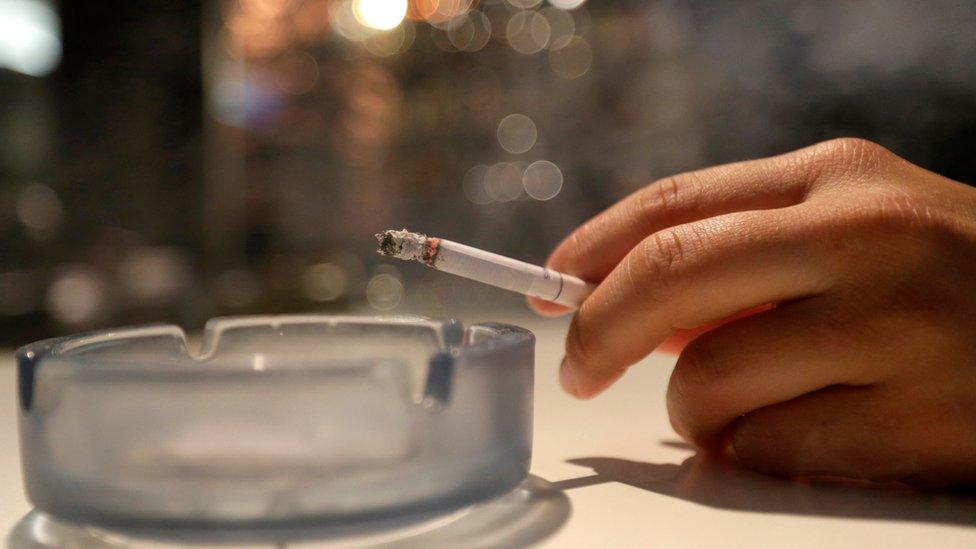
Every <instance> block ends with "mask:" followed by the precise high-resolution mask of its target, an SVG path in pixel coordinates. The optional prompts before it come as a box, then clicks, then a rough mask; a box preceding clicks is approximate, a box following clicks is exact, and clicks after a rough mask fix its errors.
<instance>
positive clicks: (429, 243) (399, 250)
mask: <svg viewBox="0 0 976 549" xmlns="http://www.w3.org/2000/svg"><path fill="white" fill-rule="evenodd" d="M376 240H377V241H379V243H380V247H379V249H378V250H376V251H377V252H379V253H380V254H383V255H386V256H390V257H395V258H397V259H403V260H406V261H419V262H420V263H424V264H425V265H427V266H428V267H433V266H434V262H435V261H436V260H437V247H438V244H439V243H440V241H439V240H438V239H436V238H430V237H428V236H427V235H425V234H421V233H412V232H410V231H408V230H406V229H402V230H399V231H394V230H386V231H383V232H381V233H379V234H377V235H376Z"/></svg>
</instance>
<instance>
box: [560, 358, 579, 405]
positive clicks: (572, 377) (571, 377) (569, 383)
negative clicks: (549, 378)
mask: <svg viewBox="0 0 976 549" xmlns="http://www.w3.org/2000/svg"><path fill="white" fill-rule="evenodd" d="M559 384H560V385H562V386H563V390H564V391H566V392H567V393H569V394H571V395H573V396H576V392H577V391H578V390H579V382H578V381H577V379H576V372H575V371H573V366H572V365H571V364H570V363H569V361H568V360H567V359H566V357H563V361H562V363H561V364H560V365H559Z"/></svg>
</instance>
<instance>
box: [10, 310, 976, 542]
mask: <svg viewBox="0 0 976 549" xmlns="http://www.w3.org/2000/svg"><path fill="white" fill-rule="evenodd" d="M485 319H487V320H498V321H505V322H512V323H516V324H520V325H522V326H525V327H527V328H529V329H531V330H533V331H534V332H535V333H536V335H537V338H538V339H537V351H536V361H537V379H536V394H535V399H536V400H535V438H534V448H533V459H532V473H533V474H535V475H536V476H539V477H542V478H543V479H545V480H548V481H550V482H552V483H554V484H555V485H556V486H557V487H559V488H561V489H563V490H564V491H565V494H566V496H568V498H569V501H570V503H571V507H572V508H571V513H570V516H569V519H568V520H567V521H566V522H565V524H563V525H562V527H561V528H560V529H559V530H558V531H556V533H555V534H553V535H552V536H550V537H549V538H547V539H546V540H545V541H544V542H543V543H542V544H541V545H542V546H544V547H598V546H612V547H648V546H655V547H736V546H740V547H756V546H763V547H771V546H782V545H783V544H784V543H786V542H788V543H789V546H790V547H823V546H824V545H829V546H832V547H847V546H850V547H864V546H883V547H918V546H922V545H925V546H932V547H976V496H972V495H965V494H953V493H946V492H923V493H917V492H912V491H908V490H903V489H893V488H867V487H862V486H849V485H836V484H805V483H804V484H801V483H795V482H789V481H786V480H781V479H776V478H770V477H765V476H762V475H758V474H754V473H750V472H747V471H743V470H741V469H738V468H736V467H735V466H732V465H728V464H724V465H723V464H716V463H707V462H704V461H702V460H701V459H699V458H697V457H695V454H694V452H693V451H692V450H691V449H689V448H688V447H687V446H686V445H685V444H683V443H682V442H681V440H680V439H679V438H678V437H677V436H676V435H675V434H674V432H673V431H672V430H671V427H670V426H669V424H668V419H667V412H666V410H665V407H664V392H665V388H666V387H667V380H668V375H669V374H670V370H671V367H672V366H673V364H674V359H673V358H672V357H668V356H664V355H652V356H651V357H650V358H648V359H647V360H645V361H644V362H642V363H641V364H638V365H637V366H635V367H634V368H633V369H632V370H631V371H630V372H629V373H628V374H627V375H626V376H625V377H624V378H623V379H622V380H621V381H620V382H619V383H618V384H617V385H616V386H614V387H613V388H611V389H610V390H609V391H608V392H607V393H605V394H604V395H602V396H600V397H598V398H596V399H594V400H591V401H586V402H579V401H576V400H574V399H572V398H570V397H568V396H566V395H564V394H563V393H562V392H561V391H560V390H559V387H558V384H557V382H556V377H557V370H558V365H559V359H560V358H561V356H562V345H563V341H562V338H563V335H564V334H565V329H566V321H565V320H543V319H537V318H533V317H530V316H512V317H498V315H496V316H495V317H492V318H484V317H474V318H471V320H485ZM0 356H2V358H0V530H2V531H3V532H4V534H2V535H3V536H5V532H7V531H9V530H10V528H11V526H13V524H14V523H15V522H16V521H17V520H18V519H19V518H20V517H21V516H23V515H24V514H25V513H26V512H27V511H28V510H29V509H30V507H29V505H28V503H27V501H26V500H25V499H24V494H23V488H22V483H21V478H20V463H19V455H18V450H17V447H18V444H17V432H16V392H15V368H14V367H13V356H12V353H11V352H10V351H5V352H3V354H2V355H0Z"/></svg>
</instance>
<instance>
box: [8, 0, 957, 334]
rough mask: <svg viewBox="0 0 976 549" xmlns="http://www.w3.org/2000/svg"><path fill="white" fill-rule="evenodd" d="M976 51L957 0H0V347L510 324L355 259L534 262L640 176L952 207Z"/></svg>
mask: <svg viewBox="0 0 976 549" xmlns="http://www.w3.org/2000/svg"><path fill="white" fill-rule="evenodd" d="M974 28H976V3H974V2H948V1H928V2H917V1H911V0H904V1H896V0H891V1H877V0H861V1H857V2H814V1H804V0H789V1H772V0H771V1H745V2H717V1H716V2H706V1H693V0H689V1H673V0H664V1H649V0H589V1H586V0H481V1H478V0H214V1H210V2H202V3H194V2H170V1H165V0H145V1H141V2H131V1H127V2H122V1H104V2H68V1H62V2H54V1H51V0H0V344H3V345H16V344H22V343H26V342H28V341H30V340H33V339H38V338H41V337H48V336H53V335H58V334H62V333H68V332H73V331H78V330H85V329H92V328H97V327H103V326H110V325H118V324H128V323H141V322H157V321H165V322H175V323H179V324H182V325H184V326H186V327H189V328H197V327H199V326H201V325H202V323H203V322H204V321H206V319H207V318H209V317H211V316H216V315H227V314H242V313H255V312H266V313H283V312H300V311H324V312H350V311H354V312H363V311H367V312H382V313H420V314H428V315H433V316H450V315H453V314H456V313H457V312H458V311H459V310H460V309H465V310H467V309H480V310H484V311H495V312H497V313H498V314H502V313H501V312H503V311H516V310H521V308H522V307H523V305H522V299H521V298H520V297H519V296H513V295H510V294H508V293H505V292H502V291H501V290H496V289H493V288H488V287H484V286H482V285H479V284H476V283H473V282H469V281H466V280H460V279H457V278H455V277H451V276H448V275H443V274H439V273H436V272H433V271H429V270H426V269H424V268H423V267H421V266H419V265H413V264H402V263H399V264H393V263H390V262H388V261H383V260H382V259H381V258H379V257H378V256H377V255H375V254H374V249H375V241H374V240H373V234H374V233H375V232H378V231H379V230H381V229H384V228H388V227H392V228H400V227H409V228H411V229H414V230H420V231H424V232H428V233H431V234H436V235H439V236H443V237H447V238H451V239H454V240H459V241H462V242H465V243H468V244H471V245H475V246H478V247H482V248H486V249H489V250H493V251H497V252H501V253H504V254H508V255H512V256H515V257H519V258H522V259H526V260H529V261H533V262H542V261H543V260H544V258H545V256H546V254H547V252H548V251H549V250H550V249H551V247H552V246H553V245H554V244H555V243H557V242H558V240H559V239H560V238H561V237H562V236H564V235H565V234H566V233H567V232H568V231H569V230H570V229H572V228H573V227H574V226H576V225H577V224H579V223H580V222H582V221H584V220H585V219H586V218H588V217H589V216H591V215H593V214H595V213H597V212H598V211H599V210H601V209H603V208H605V207H606V206H608V205H609V204H611V203H613V202H614V201H616V200H617V199H619V198H621V197H623V196H624V195H626V194H627V193H629V192H631V191H632V190H634V189H636V188H638V187H640V186H642V185H645V184H646V183H648V182H650V181H652V180H653V179H655V178H658V177H662V176H666V175H669V174H673V173H676V172H681V171H686V170H691V169H695V168H700V167H704V166H707V165H710V164H716V163H722V162H729V161H733V160H740V159H745V158H754V157H759V156H766V155H770V154H775V153H781V152H785V151H788V150H790V149H794V148H798V147H802V146H805V145H808V144H811V143H813V142H816V141H820V140H823V139H827V138H830V137H836V136H842V135H854V136H860V137H865V138H868V139H872V140H875V141H878V142H880V143H882V144H883V145H885V146H887V147H889V148H891V149H892V150H894V151H895V152H897V153H898V154H900V155H902V156H905V157H906V158H908V159H909V160H911V161H913V162H915V163H917V164H920V165H922V166H923V167H926V168H928V169H930V170H933V171H936V172H939V173H942V174H944V175H946V176H949V177H952V178H955V179H959V180H962V181H966V182H970V183H972V182H974V181H976V160H974V159H976V154H974V151H976V40H974V39H973V29H974ZM489 316H490V313H489ZM482 319H483V318H480V317H479V318H475V319H472V320H482Z"/></svg>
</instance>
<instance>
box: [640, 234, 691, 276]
mask: <svg viewBox="0 0 976 549" xmlns="http://www.w3.org/2000/svg"><path fill="white" fill-rule="evenodd" d="M685 238H686V237H684V236H683V234H682V233H681V232H679V231H677V230H675V229H674V228H671V229H664V230H663V231H658V232H656V233H654V234H652V235H651V236H650V237H649V238H647V239H645V240H644V241H643V244H642V246H641V249H640V250H639V253H638V255H637V256H636V258H635V260H636V261H639V262H640V263H639V264H638V268H640V269H642V270H643V271H644V272H646V273H647V274H648V275H649V276H650V277H651V279H652V280H653V281H654V283H655V284H660V285H663V286H665V287H666V286H669V285H670V284H671V283H672V282H673V279H674V278H675V276H674V275H675V272H676V271H677V270H678V268H679V267H680V266H681V264H682V263H683V261H684V260H685V254H686V249H687V246H686V242H685Z"/></svg>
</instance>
